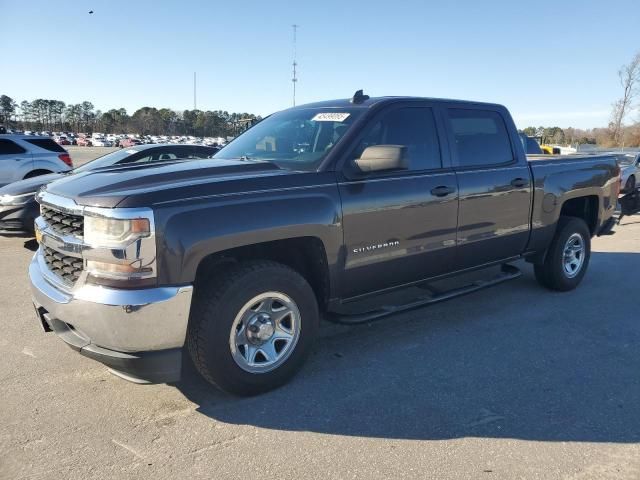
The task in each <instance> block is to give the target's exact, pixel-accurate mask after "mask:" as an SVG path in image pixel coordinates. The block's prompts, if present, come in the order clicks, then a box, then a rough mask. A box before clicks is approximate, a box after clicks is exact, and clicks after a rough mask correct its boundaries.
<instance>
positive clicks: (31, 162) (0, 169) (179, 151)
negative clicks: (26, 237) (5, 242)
mask: <svg viewBox="0 0 640 480" xmlns="http://www.w3.org/2000/svg"><path fill="white" fill-rule="evenodd" d="M218 151H219V148H217V147H211V146H206V145H194V144H150V145H131V146H127V147H126V148H123V149H121V150H116V151H115V152H111V153H108V154H106V155H103V156H102V157H98V158H96V159H95V160H92V161H90V162H88V163H85V164H84V165H82V166H80V167H77V168H73V163H72V161H71V157H70V156H69V153H68V152H67V151H66V150H65V149H64V148H63V147H62V146H61V145H59V144H58V143H56V142H55V141H54V140H53V139H52V138H51V137H48V136H33V135H13V134H12V135H0V234H3V235H4V234H16V233H33V229H34V220H35V218H36V217H37V216H38V215H39V206H38V203H37V202H36V200H35V194H36V192H37V191H38V189H40V187H42V186H43V185H46V184H48V183H50V182H52V181H55V180H57V179H59V178H62V177H66V176H68V175H76V174H83V173H85V172H90V171H95V170H98V169H114V171H115V170H117V169H118V168H126V167H131V166H135V165H139V164H142V163H149V162H172V161H174V162H175V161H190V160H197V159H203V158H209V157H211V156H213V155H214V154H216V153H217V152H218Z"/></svg>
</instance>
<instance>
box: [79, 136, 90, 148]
mask: <svg viewBox="0 0 640 480" xmlns="http://www.w3.org/2000/svg"><path fill="white" fill-rule="evenodd" d="M76 145H78V146H79V147H92V146H93V142H92V141H91V138H90V137H78V139H77V140H76Z"/></svg>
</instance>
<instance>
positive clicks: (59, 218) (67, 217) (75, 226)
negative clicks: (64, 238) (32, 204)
mask: <svg viewBox="0 0 640 480" xmlns="http://www.w3.org/2000/svg"><path fill="white" fill-rule="evenodd" d="M40 215H41V216H42V218H43V219H44V221H45V222H47V224H48V225H49V227H51V230H53V231H54V232H56V233H57V234H59V235H71V236H74V237H77V238H82V237H83V236H84V217H83V216H81V215H72V214H70V213H65V212H61V211H59V210H54V209H53V208H50V207H47V206H45V205H42V206H41V208H40Z"/></svg>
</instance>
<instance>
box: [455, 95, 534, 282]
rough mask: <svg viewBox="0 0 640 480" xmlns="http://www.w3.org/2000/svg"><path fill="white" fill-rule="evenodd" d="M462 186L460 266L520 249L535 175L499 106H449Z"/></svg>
mask: <svg viewBox="0 0 640 480" xmlns="http://www.w3.org/2000/svg"><path fill="white" fill-rule="evenodd" d="M446 117H447V121H448V129H447V130H448V132H449V142H450V144H451V155H452V160H453V165H454V169H455V171H456V174H457V177H458V187H459V189H460V206H459V211H458V233H457V245H458V246H457V255H456V257H457V260H456V267H457V268H456V269H458V270H459V269H464V268H470V267H475V266H479V265H482V264H485V263H490V262H493V261H497V260H501V259H505V258H509V257H512V256H516V255H519V254H521V253H522V252H523V251H524V249H525V246H526V244H527V241H528V237H529V218H530V213H529V211H530V203H531V177H530V171H529V166H528V164H527V162H526V160H525V159H520V160H519V159H518V155H517V150H516V148H515V146H514V144H513V139H512V138H511V136H510V135H509V133H508V129H507V124H506V122H505V119H504V117H503V114H502V113H501V112H500V111H494V110H491V109H489V108H487V107H484V108H482V107H473V106H469V107H467V106H465V107H463V108H448V109H447V112H446Z"/></svg>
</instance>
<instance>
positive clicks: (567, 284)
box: [534, 217, 591, 292]
mask: <svg viewBox="0 0 640 480" xmlns="http://www.w3.org/2000/svg"><path fill="white" fill-rule="evenodd" d="M573 235H579V236H580V237H581V238H582V241H583V245H584V251H583V254H582V255H583V257H582V258H583V259H582V262H581V264H580V267H579V270H578V269H576V271H575V272H574V273H573V274H569V273H567V271H565V267H564V250H565V246H566V244H567V242H568V240H569V239H570V238H571V237H572V236H573ZM574 238H575V237H574ZM590 258H591V232H590V231H589V227H588V226H587V224H586V223H585V221H584V220H582V219H581V218H577V217H560V220H558V226H557V228H556V234H555V236H554V237H553V240H552V241H551V245H549V249H548V250H547V254H546V257H545V259H544V263H538V264H535V265H534V272H535V275H536V280H538V283H540V285H542V286H544V287H546V288H549V289H551V290H558V291H561V292H566V291H569V290H573V289H574V288H576V287H577V286H578V285H579V284H580V282H581V281H582V278H583V277H584V275H585V273H586V271H587V267H588V266H589V259H590Z"/></svg>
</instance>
